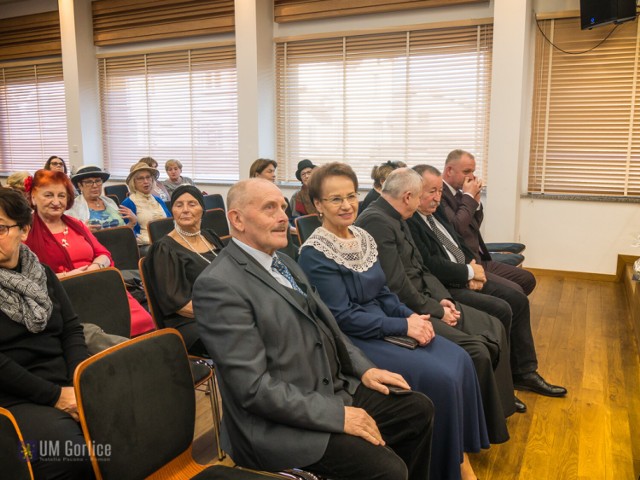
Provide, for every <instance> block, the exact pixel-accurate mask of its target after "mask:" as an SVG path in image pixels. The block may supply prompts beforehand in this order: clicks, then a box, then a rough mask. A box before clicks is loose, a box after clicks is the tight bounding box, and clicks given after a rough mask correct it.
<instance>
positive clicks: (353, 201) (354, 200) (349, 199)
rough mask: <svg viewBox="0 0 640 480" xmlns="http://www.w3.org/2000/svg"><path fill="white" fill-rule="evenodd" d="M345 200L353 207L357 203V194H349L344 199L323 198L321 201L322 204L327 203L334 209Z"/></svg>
mask: <svg viewBox="0 0 640 480" xmlns="http://www.w3.org/2000/svg"><path fill="white" fill-rule="evenodd" d="M345 200H346V201H347V202H348V203H349V204H351V205H355V204H356V203H358V194H357V193H350V194H349V195H347V196H346V197H329V198H323V199H322V201H323V202H329V203H330V204H331V205H333V206H334V207H339V206H341V205H342V202H344V201H345Z"/></svg>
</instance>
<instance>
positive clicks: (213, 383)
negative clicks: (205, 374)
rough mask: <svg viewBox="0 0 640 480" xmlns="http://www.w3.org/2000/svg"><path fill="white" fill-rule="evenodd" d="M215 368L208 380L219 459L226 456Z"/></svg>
mask: <svg viewBox="0 0 640 480" xmlns="http://www.w3.org/2000/svg"><path fill="white" fill-rule="evenodd" d="M212 370H213V375H212V376H211V378H210V379H209V380H207V390H208V391H209V402H210V403H211V415H212V417H213V435H214V438H215V440H216V449H217V450H218V452H217V453H218V460H223V459H224V457H225V454H224V452H223V451H222V447H221V446H220V421H221V415H220V403H219V402H218V386H217V380H216V373H215V370H214V369H212Z"/></svg>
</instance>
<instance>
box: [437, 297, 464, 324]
mask: <svg viewBox="0 0 640 480" xmlns="http://www.w3.org/2000/svg"><path fill="white" fill-rule="evenodd" d="M440 305H442V308H444V315H443V316H442V321H443V322H444V323H446V324H447V325H450V326H452V327H455V326H456V325H457V324H458V319H459V318H460V312H459V311H458V310H457V309H456V304H455V303H453V302H452V301H451V300H449V299H447V298H443V299H442V300H440Z"/></svg>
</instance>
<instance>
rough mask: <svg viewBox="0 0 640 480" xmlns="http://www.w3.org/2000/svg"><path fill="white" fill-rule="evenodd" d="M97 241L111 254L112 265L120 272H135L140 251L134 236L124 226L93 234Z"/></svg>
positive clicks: (131, 231) (129, 229) (130, 230)
mask: <svg viewBox="0 0 640 480" xmlns="http://www.w3.org/2000/svg"><path fill="white" fill-rule="evenodd" d="M94 235H95V237H96V238H97V239H98V241H99V242H100V243H101V244H102V245H103V246H104V247H105V248H106V249H107V250H109V252H110V253H111V258H113V263H114V264H115V266H116V268H118V269H120V270H137V268H138V260H140V251H139V250H138V243H137V242H136V235H135V233H133V230H132V229H131V228H129V227H128V226H126V225H122V226H119V227H113V228H105V229H102V230H98V231H97V232H94Z"/></svg>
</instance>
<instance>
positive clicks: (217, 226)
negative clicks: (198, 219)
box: [201, 208, 229, 237]
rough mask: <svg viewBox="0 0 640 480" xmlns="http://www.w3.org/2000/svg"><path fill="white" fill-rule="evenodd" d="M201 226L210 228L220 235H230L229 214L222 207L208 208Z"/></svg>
mask: <svg viewBox="0 0 640 480" xmlns="http://www.w3.org/2000/svg"><path fill="white" fill-rule="evenodd" d="M201 228H202V229H203V230H204V229H208V228H210V229H211V230H213V231H214V232H216V234H217V235H218V236H219V237H225V236H227V235H229V223H227V215H226V213H225V211H224V210H223V209H221V208H212V209H210V210H206V211H205V212H204V214H203V215H202V225H201Z"/></svg>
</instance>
